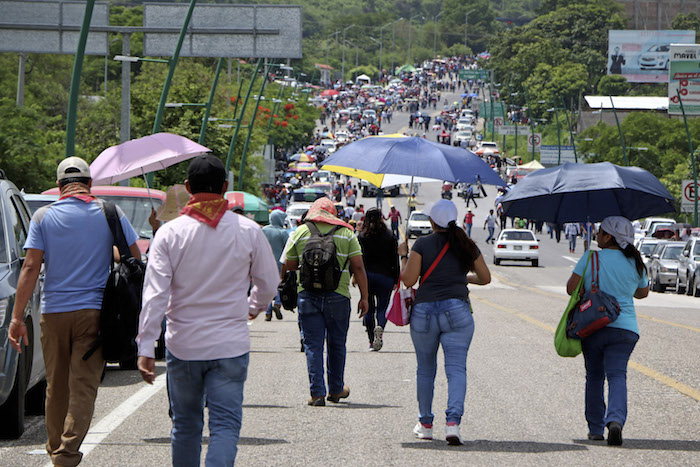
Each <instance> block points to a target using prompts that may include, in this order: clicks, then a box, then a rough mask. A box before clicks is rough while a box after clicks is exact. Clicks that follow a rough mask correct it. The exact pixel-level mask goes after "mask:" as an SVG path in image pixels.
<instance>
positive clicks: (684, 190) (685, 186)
mask: <svg viewBox="0 0 700 467" xmlns="http://www.w3.org/2000/svg"><path fill="white" fill-rule="evenodd" d="M698 185H700V183H699V184H698ZM698 195H700V190H698V186H696V185H695V183H694V182H693V181H692V180H683V182H682V185H681V209H682V210H683V211H686V212H693V211H694V210H695V199H700V198H698Z"/></svg>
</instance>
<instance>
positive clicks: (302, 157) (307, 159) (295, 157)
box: [289, 153, 316, 162]
mask: <svg viewBox="0 0 700 467" xmlns="http://www.w3.org/2000/svg"><path fill="white" fill-rule="evenodd" d="M289 159H291V160H293V161H297V162H313V161H315V160H316V158H315V157H313V156H310V155H308V154H302V153H299V154H294V155H293V156H292V157H290V158H289Z"/></svg>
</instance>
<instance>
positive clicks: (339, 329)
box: [298, 291, 350, 397]
mask: <svg viewBox="0 0 700 467" xmlns="http://www.w3.org/2000/svg"><path fill="white" fill-rule="evenodd" d="M298 303H299V322H300V323H301V330H302V332H303V333H304V351H305V352H306V366H307V369H308V371H309V385H310V388H311V396H312V397H320V396H325V395H326V385H325V383H324V370H323V343H324V341H325V342H327V355H326V365H327V369H328V394H340V393H341V392H343V386H344V384H345V382H344V375H345V354H346V350H345V341H346V339H347V336H348V328H349V327H350V299H349V298H347V297H345V296H343V295H340V294H339V293H335V292H330V293H325V294H317V293H312V292H307V291H302V292H301V293H300V294H299V301H298Z"/></svg>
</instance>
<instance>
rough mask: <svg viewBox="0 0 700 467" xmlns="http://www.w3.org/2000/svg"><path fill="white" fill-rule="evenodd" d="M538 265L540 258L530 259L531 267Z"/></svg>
mask: <svg viewBox="0 0 700 467" xmlns="http://www.w3.org/2000/svg"><path fill="white" fill-rule="evenodd" d="M539 265H540V260H539V259H533V260H532V267H534V268H536V267H538V266H539Z"/></svg>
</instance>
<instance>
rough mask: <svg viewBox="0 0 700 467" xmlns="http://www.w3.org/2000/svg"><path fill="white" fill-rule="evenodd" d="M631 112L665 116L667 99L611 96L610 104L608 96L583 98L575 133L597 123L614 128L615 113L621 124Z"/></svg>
mask: <svg viewBox="0 0 700 467" xmlns="http://www.w3.org/2000/svg"><path fill="white" fill-rule="evenodd" d="M613 104H614V106H615V108H614V111H613ZM632 112H658V113H661V114H664V115H667V113H668V97H644V96H612V102H611V98H610V96H585V97H584V102H583V105H582V107H581V109H580V112H579V121H578V127H577V132H578V133H579V134H580V133H581V132H583V131H584V130H586V129H588V128H590V127H591V126H593V125H595V124H596V123H598V122H605V123H606V124H607V125H612V126H615V125H616V122H615V113H617V118H618V119H619V120H620V122H622V121H623V120H624V119H625V118H626V117H627V116H628V115H629V114H630V113H632ZM669 117H670V118H672V117H673V116H669Z"/></svg>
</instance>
